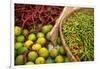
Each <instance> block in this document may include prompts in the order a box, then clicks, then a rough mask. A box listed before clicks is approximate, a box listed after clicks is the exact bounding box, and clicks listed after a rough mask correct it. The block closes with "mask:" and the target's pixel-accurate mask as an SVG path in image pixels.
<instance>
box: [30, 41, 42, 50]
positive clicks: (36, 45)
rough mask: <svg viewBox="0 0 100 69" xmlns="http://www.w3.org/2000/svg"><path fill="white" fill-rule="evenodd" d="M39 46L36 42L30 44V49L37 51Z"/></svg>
mask: <svg viewBox="0 0 100 69" xmlns="http://www.w3.org/2000/svg"><path fill="white" fill-rule="evenodd" d="M41 47H42V46H41V45H40V44H38V43H36V44H34V45H32V50H34V51H38V50H39V49H40V48H41Z"/></svg>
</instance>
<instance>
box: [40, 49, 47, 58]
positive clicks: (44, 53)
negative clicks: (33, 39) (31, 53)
mask: <svg viewBox="0 0 100 69" xmlns="http://www.w3.org/2000/svg"><path fill="white" fill-rule="evenodd" d="M38 54H39V56H40V57H44V58H47V57H48V56H49V52H48V50H47V49H46V48H41V49H39V52H38Z"/></svg>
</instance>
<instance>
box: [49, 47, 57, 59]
mask: <svg viewBox="0 0 100 69" xmlns="http://www.w3.org/2000/svg"><path fill="white" fill-rule="evenodd" d="M57 55H58V50H57V49H56V48H52V49H51V50H50V56H51V57H52V58H54V57H56V56H57Z"/></svg>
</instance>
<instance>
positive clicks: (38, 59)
mask: <svg viewBox="0 0 100 69" xmlns="http://www.w3.org/2000/svg"><path fill="white" fill-rule="evenodd" d="M35 63H36V64H44V63H45V59H44V58H43V57H38V58H37V59H36V60H35Z"/></svg>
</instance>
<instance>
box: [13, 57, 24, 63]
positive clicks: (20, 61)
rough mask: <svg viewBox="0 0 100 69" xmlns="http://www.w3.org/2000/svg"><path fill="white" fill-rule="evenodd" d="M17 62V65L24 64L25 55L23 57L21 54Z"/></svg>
mask: <svg viewBox="0 0 100 69" xmlns="http://www.w3.org/2000/svg"><path fill="white" fill-rule="evenodd" d="M15 64H16V65H23V64H24V57H23V55H19V56H17V57H16V60H15Z"/></svg>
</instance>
